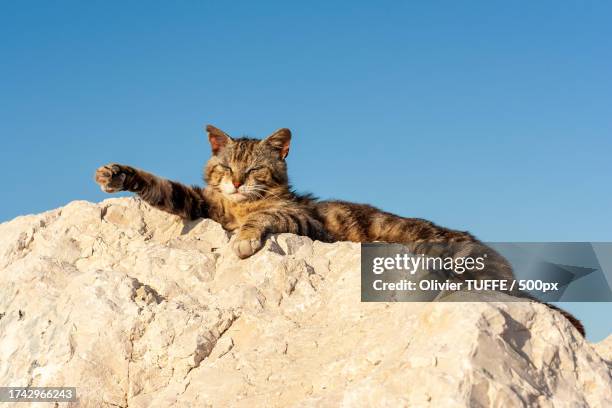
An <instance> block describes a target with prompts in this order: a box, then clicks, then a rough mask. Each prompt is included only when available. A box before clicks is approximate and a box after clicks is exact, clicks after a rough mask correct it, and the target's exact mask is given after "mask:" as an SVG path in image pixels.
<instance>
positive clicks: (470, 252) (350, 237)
mask: <svg viewBox="0 0 612 408" xmlns="http://www.w3.org/2000/svg"><path fill="white" fill-rule="evenodd" d="M316 211H317V213H318V216H319V218H320V219H321V220H322V221H323V223H324V227H325V229H326V230H327V231H328V232H329V233H330V235H331V237H332V238H333V239H334V240H336V241H353V242H374V241H382V242H389V243H398V244H402V245H405V246H406V247H407V248H408V249H409V250H410V251H411V252H413V253H415V254H427V255H429V256H437V257H440V258H444V257H447V256H450V257H452V258H456V257H458V256H463V257H466V256H469V257H472V258H474V259H477V258H478V257H480V256H485V257H486V259H487V261H486V264H487V268H486V269H485V270H482V271H479V272H474V273H472V272H464V273H462V274H461V277H462V278H463V279H508V280H511V279H514V272H513V270H512V266H511V265H510V263H509V262H508V261H507V260H506V259H505V258H504V257H503V256H502V255H501V254H499V253H498V252H497V251H495V250H494V249H493V248H491V247H489V246H487V245H485V244H484V243H482V242H480V241H479V240H478V239H476V237H474V236H473V235H472V234H470V233H469V232H467V231H456V230H452V229H449V228H444V227H441V226H439V225H436V224H434V223H433V222H431V221H427V220H423V219H420V218H405V217H400V216H398V215H395V214H391V213H388V212H385V211H381V210H379V209H378V208H375V207H372V206H369V205H363V204H354V203H348V202H344V201H322V202H319V203H318V204H317V207H316ZM507 294H509V295H511V296H515V297H520V298H526V299H529V300H531V301H534V302H538V303H543V304H545V305H546V306H548V307H549V308H550V309H552V310H555V311H557V312H559V313H561V314H562V315H563V316H564V317H565V318H566V319H567V320H569V321H570V323H571V324H572V325H573V326H574V327H575V328H576V330H578V331H579V332H580V334H582V336H584V335H585V331H584V326H583V325H582V323H581V322H580V320H578V319H577V318H575V317H574V316H573V315H571V314H570V313H568V312H566V311H565V310H563V309H561V308H558V307H557V306H553V305H550V304H548V303H545V302H542V301H540V300H538V299H536V298H534V297H533V296H530V295H528V294H526V293H524V292H517V291H513V292H509V293H507Z"/></svg>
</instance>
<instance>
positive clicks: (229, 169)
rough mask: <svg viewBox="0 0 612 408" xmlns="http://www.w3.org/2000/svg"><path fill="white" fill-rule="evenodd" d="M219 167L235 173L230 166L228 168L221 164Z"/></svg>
mask: <svg viewBox="0 0 612 408" xmlns="http://www.w3.org/2000/svg"><path fill="white" fill-rule="evenodd" d="M219 166H220V167H222V168H223V169H224V170H227V171H229V172H230V173H233V171H232V168H231V167H230V166H227V165H225V164H221V163H219Z"/></svg>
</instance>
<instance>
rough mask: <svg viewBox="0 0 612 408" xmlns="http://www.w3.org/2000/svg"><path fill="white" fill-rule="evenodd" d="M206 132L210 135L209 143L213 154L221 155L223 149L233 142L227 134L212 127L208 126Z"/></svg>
mask: <svg viewBox="0 0 612 408" xmlns="http://www.w3.org/2000/svg"><path fill="white" fill-rule="evenodd" d="M206 132H207V133H208V141H209V142H210V147H211V149H212V153H213V154H217V153H219V152H220V151H221V149H223V148H224V147H225V146H226V145H227V144H228V143H229V142H231V141H232V138H231V137H229V135H228V134H227V133H225V132H224V131H222V130H221V129H217V128H216V127H214V126H212V125H207V126H206Z"/></svg>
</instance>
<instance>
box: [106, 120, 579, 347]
mask: <svg viewBox="0 0 612 408" xmlns="http://www.w3.org/2000/svg"><path fill="white" fill-rule="evenodd" d="M206 131H207V133H208V140H209V142H210V147H211V150H212V155H211V157H210V159H209V160H208V162H207V163H206V166H205V167H204V180H205V182H206V184H207V186H206V187H205V188H201V187H198V186H186V185H183V184H181V183H177V182H175V181H170V180H166V179H163V178H160V177H157V176H155V175H153V174H150V173H147V172H145V171H142V170H139V169H136V168H134V167H131V166H126V165H122V164H114V163H113V164H108V165H105V166H102V167H100V168H98V169H97V171H96V175H95V179H96V182H97V183H98V184H99V185H100V187H101V188H102V190H103V191H105V192H107V193H114V192H118V191H131V192H134V193H136V194H138V195H139V196H140V197H141V198H142V199H143V200H144V201H146V202H147V203H149V204H150V205H152V206H153V207H156V208H158V209H160V210H163V211H166V212H169V213H171V214H175V215H178V216H180V217H181V218H183V219H189V220H193V219H197V218H210V219H213V220H215V221H217V222H219V223H220V224H221V225H222V226H223V228H225V229H226V230H228V231H233V232H234V233H235V235H236V236H235V237H234V239H233V240H232V249H233V251H234V252H235V253H236V255H237V256H238V257H240V258H243V259H244V258H247V257H249V256H251V255H253V254H254V253H256V252H257V251H258V250H260V249H261V248H262V246H263V245H264V240H265V238H266V236H268V235H269V234H275V233H284V232H290V233H294V234H298V235H305V236H308V237H310V238H312V239H314V240H320V241H323V242H334V241H353V242H374V241H382V242H388V243H400V244H403V245H405V246H407V247H408V249H409V250H410V251H411V252H413V253H415V254H417V253H418V254H421V253H425V254H428V255H437V256H443V257H445V256H451V257H456V256H457V255H458V254H457V253H453V251H454V250H453V248H456V247H457V245H459V247H460V248H461V249H460V251H461V252H462V253H461V256H473V257H474V258H476V257H478V256H480V255H482V254H483V253H484V252H486V253H487V255H488V257H487V268H486V270H485V271H481V272H479V275H478V276H474V275H473V274H471V273H469V272H468V273H464V274H462V275H461V278H462V279H474V278H476V279H485V278H488V279H513V277H514V274H513V271H512V267H511V266H510V265H509V263H508V262H507V261H506V259H505V258H504V257H502V256H501V255H499V254H498V253H497V252H495V251H494V250H492V249H491V248H489V247H486V246H485V245H484V244H482V243H481V242H480V241H479V240H478V239H476V238H475V237H474V236H473V235H472V234H470V233H469V232H466V231H455V230H452V229H448V228H445V227H441V226H438V225H436V224H434V223H433V222H431V221H427V220H424V219H420V218H405V217H401V216H397V215H394V214H391V213H388V212H384V211H381V210H379V209H377V208H375V207H372V206H370V205H365V204H355V203H350V202H345V201H319V200H317V199H316V198H314V197H313V196H310V195H301V194H297V193H295V192H294V191H293V189H292V188H291V185H290V184H289V179H288V175H287V163H286V160H285V159H286V158H287V155H288V154H289V147H290V142H291V131H290V130H289V129H286V128H282V129H279V130H277V131H275V132H274V133H272V134H271V135H270V136H268V137H267V138H265V139H263V140H259V139H252V138H247V137H241V138H232V137H230V136H229V135H228V134H227V133H225V132H223V131H222V130H220V129H218V128H216V127H214V126H211V125H208V126H206ZM436 244H444V245H436ZM435 251H437V253H435V254H433V253H432V252H435ZM513 294H515V295H519V296H520V295H521V294H518V293H513ZM522 295H523V297H525V296H524V294H522ZM548 306H549V307H550V308H552V309H555V310H558V311H559V312H561V313H562V314H563V315H564V316H565V317H566V318H567V319H568V320H569V321H570V322H571V323H572V324H573V325H574V326H575V327H576V329H577V330H578V331H579V332H580V333H581V334H582V335H583V336H584V327H583V326H582V324H581V323H580V321H578V320H577V319H576V318H575V317H574V316H572V315H571V314H569V313H567V312H565V311H563V310H561V309H559V308H557V307H555V306H552V305H548Z"/></svg>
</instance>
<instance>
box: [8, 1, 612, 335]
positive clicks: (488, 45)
mask: <svg viewBox="0 0 612 408" xmlns="http://www.w3.org/2000/svg"><path fill="white" fill-rule="evenodd" d="M85 3H87V4H85ZM611 20H612V3H610V2H604V1H589V2H580V1H566V2H558V1H539V2H528V1H523V2H495V1H493V2H492V1H473V2H469V3H466V2H454V1H448V2H441V1H436V2H358V1H350V2H333V4H332V2H237V1H234V2H229V3H228V2H214V3H213V2H208V1H197V2H196V1H191V2H190V1H181V2H156V1H149V2H111V1H109V2H78V1H74V2H68V1H57V2H43V1H39V2H2V3H0V95H1V97H0V104H1V106H0V135H1V137H2V144H1V146H2V150H1V151H2V160H1V161H0V171H1V173H2V175H3V176H4V178H5V182H4V183H3V186H2V189H3V190H4V193H3V199H2V200H0V220H8V219H11V218H13V217H15V216H17V215H20V214H26V213H36V212H40V211H43V210H47V209H51V208H55V207H57V206H60V205H63V204H66V203H67V202H69V201H71V200H76V199H86V200H92V201H98V200H102V199H104V198H106V197H107V196H106V195H104V194H103V193H102V192H101V191H100V190H99V189H98V187H97V186H96V185H95V184H94V182H93V180H92V176H93V172H94V170H95V168H96V167H97V166H99V165H101V164H104V163H106V162H109V161H117V162H122V163H129V164H132V165H135V166H138V167H142V168H144V169H147V170H150V171H152V172H154V173H156V174H159V175H163V176H166V177H169V178H173V179H176V180H180V181H183V182H186V183H198V182H199V181H200V176H201V166H202V164H203V163H204V162H205V161H206V160H207V158H208V156H209V147H208V144H207V142H206V139H205V135H204V133H203V132H202V125H203V124H205V123H212V124H214V125H216V126H218V127H221V128H222V129H224V130H226V131H228V132H229V133H230V134H234V135H242V134H248V135H252V136H265V135H267V134H268V133H269V132H271V131H272V130H274V129H276V128H279V127H289V128H291V129H292V130H293V132H294V141H293V145H292V150H291V153H290V155H289V159H288V160H289V167H290V176H291V178H292V181H293V183H294V185H295V186H296V188H297V189H298V190H302V191H311V192H313V193H315V194H317V195H319V196H321V197H324V198H343V199H347V200H353V201H358V202H369V203H372V204H375V205H377V206H379V207H382V208H384V209H386V210H389V211H393V212H396V213H399V214H402V215H406V216H418V217H424V218H428V219H431V220H433V221H435V222H438V223H440V224H443V225H446V226H449V227H454V228H459V229H468V230H470V231H472V232H473V233H474V234H476V235H477V236H478V237H480V238H482V239H483V240H489V241H612V216H611V215H612V214H611V213H612V211H611V208H612V192H611V188H610V186H611V175H612V161H611V160H610V154H611V152H612V79H611V73H612V43H611V40H610V39H611V38H612V25H611V24H610V21H611ZM567 307H568V309H570V310H572V311H575V312H576V313H577V314H578V316H579V317H581V318H583V319H584V320H585V321H586V323H587V326H588V329H589V331H590V333H591V338H593V339H599V338H602V337H604V336H605V335H607V334H609V333H610V331H612V324H611V323H610V318H609V316H610V315H612V305H610V304H594V305H592V304H572V305H567Z"/></svg>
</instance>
